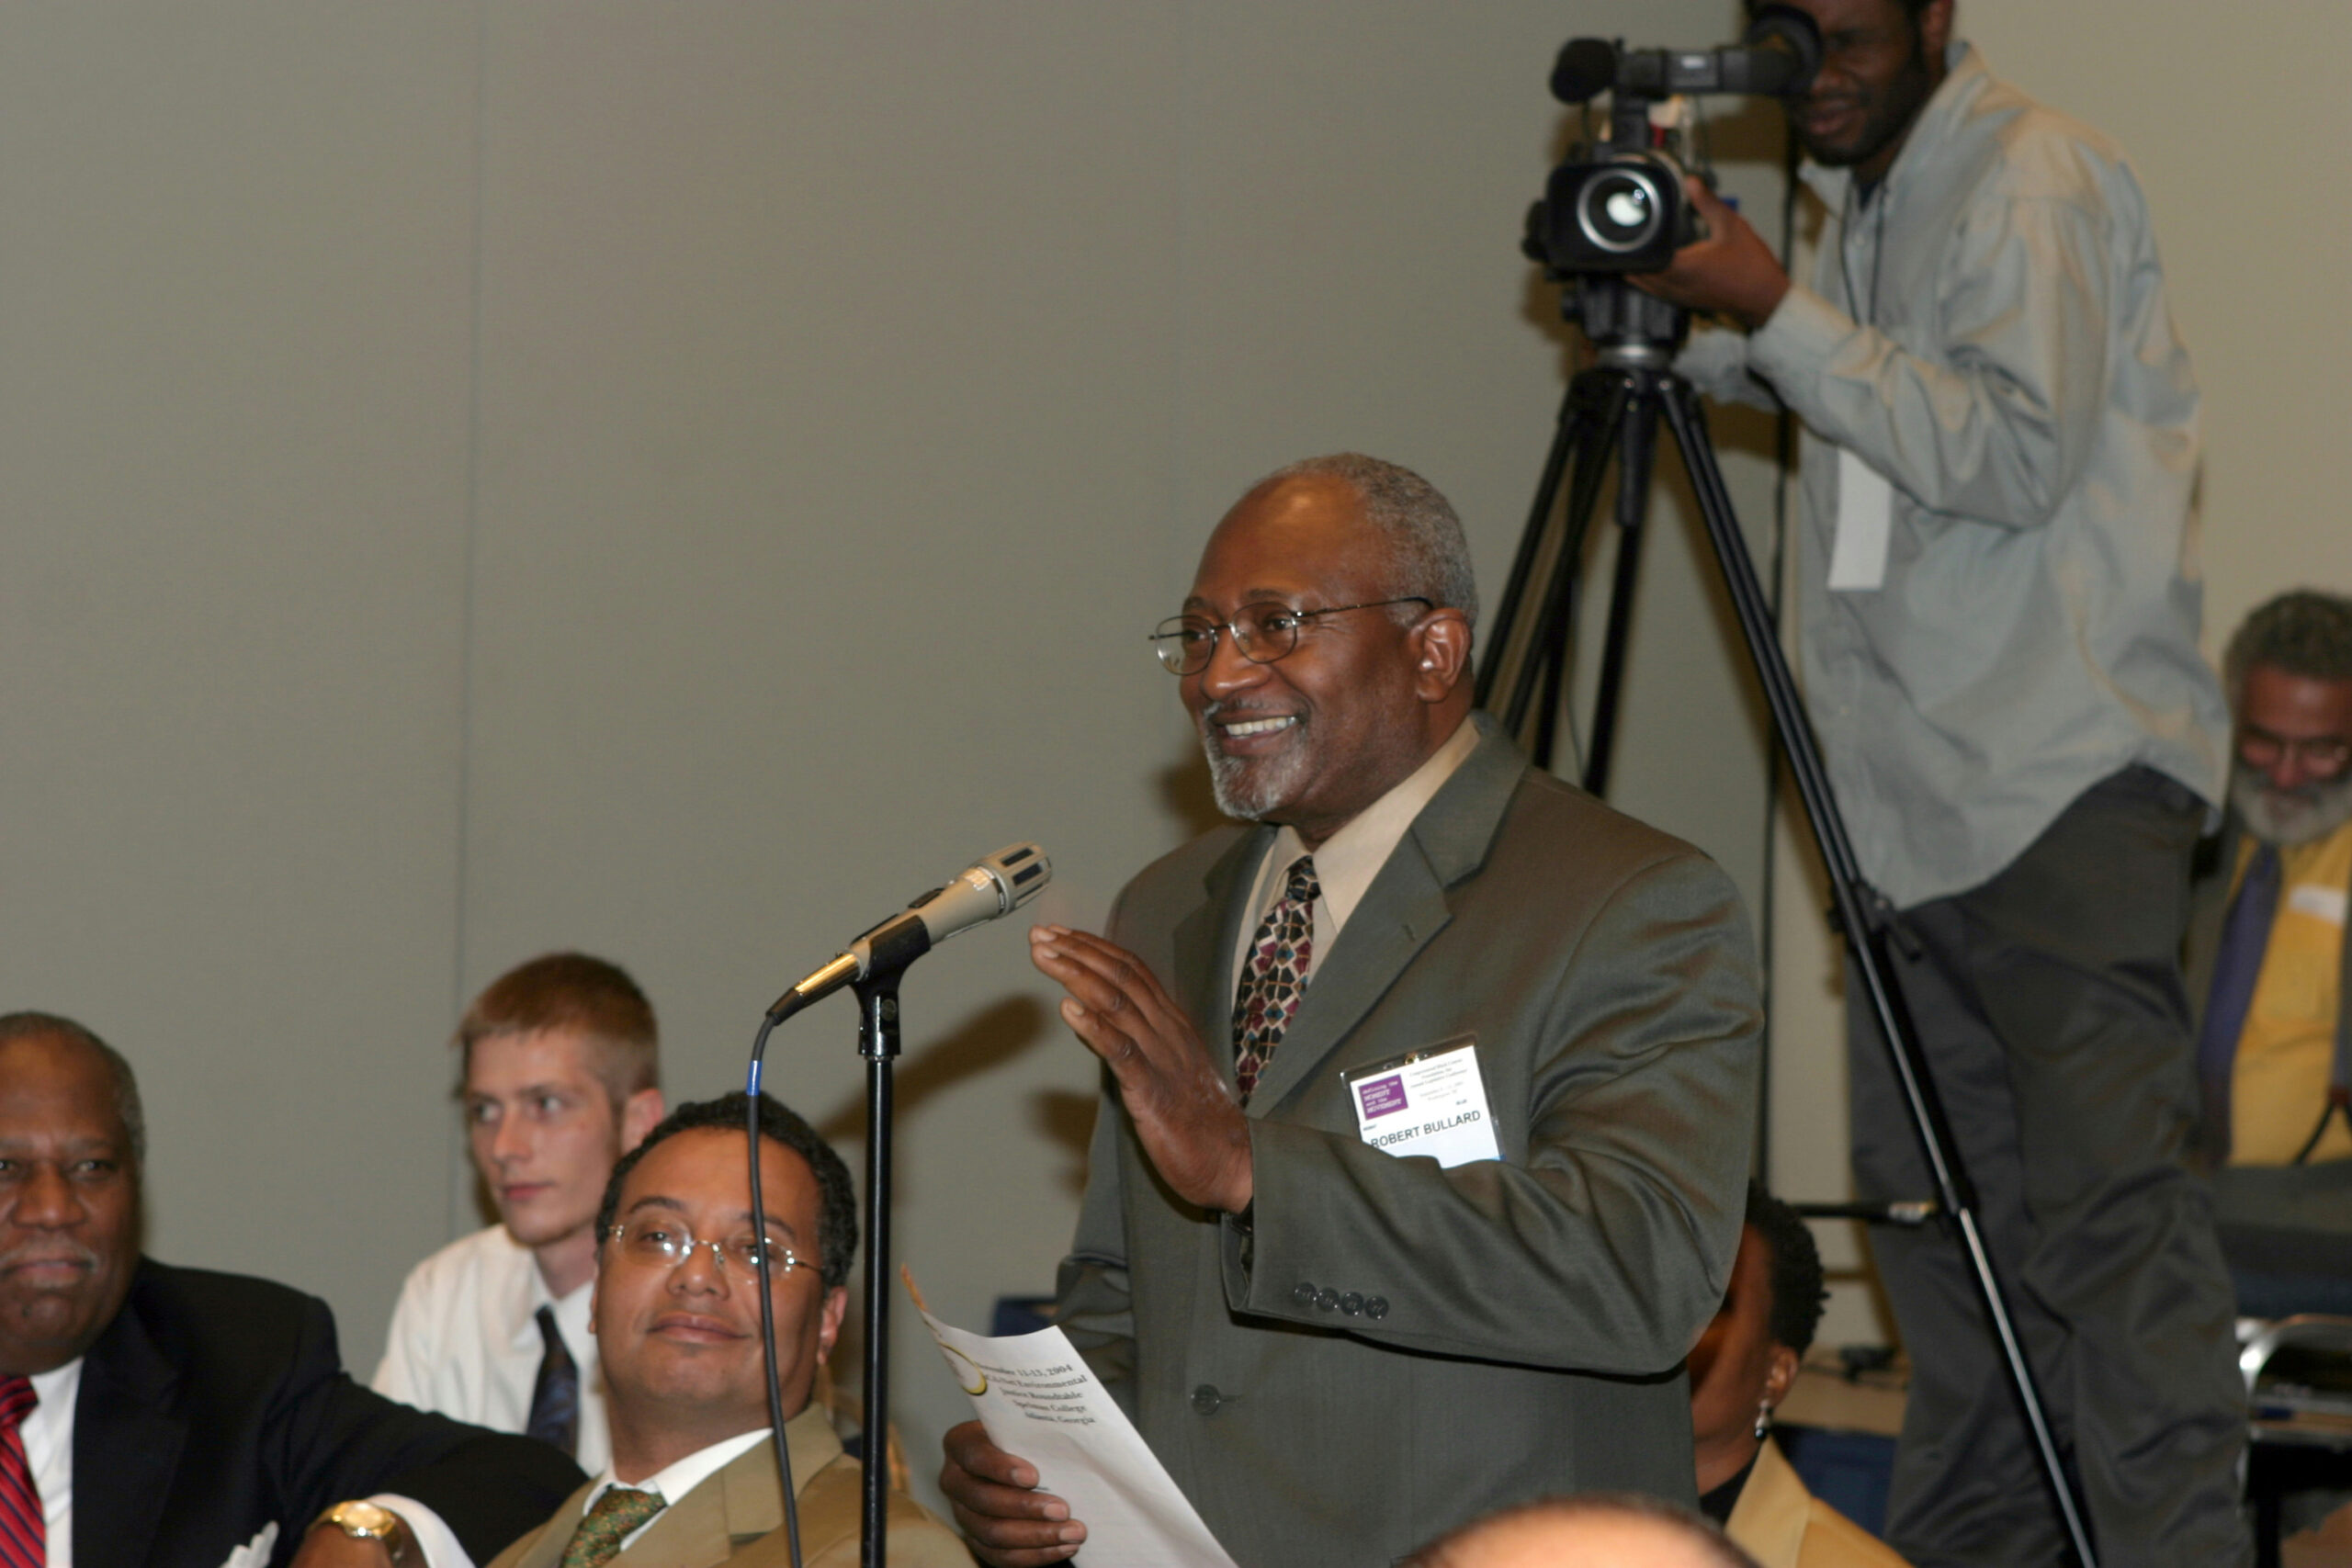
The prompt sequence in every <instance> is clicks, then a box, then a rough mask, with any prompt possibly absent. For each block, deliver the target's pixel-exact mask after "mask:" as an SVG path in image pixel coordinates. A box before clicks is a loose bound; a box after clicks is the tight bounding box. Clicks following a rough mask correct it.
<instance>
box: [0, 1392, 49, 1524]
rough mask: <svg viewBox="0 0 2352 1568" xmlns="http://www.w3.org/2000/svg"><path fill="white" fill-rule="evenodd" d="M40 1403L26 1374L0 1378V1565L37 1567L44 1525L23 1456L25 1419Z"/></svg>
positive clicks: (37, 1493)
mask: <svg viewBox="0 0 2352 1568" xmlns="http://www.w3.org/2000/svg"><path fill="white" fill-rule="evenodd" d="M36 1404H40V1395H39V1394H37V1393H34V1392H33V1381H32V1379H30V1378H23V1377H17V1376H14V1375H11V1376H6V1377H0V1568H41V1564H42V1563H43V1562H47V1561H48V1557H49V1548H48V1540H49V1526H48V1524H47V1522H46V1520H45V1519H44V1518H43V1517H42V1514H41V1511H40V1488H39V1487H37V1486H35V1485H34V1484H33V1467H32V1462H31V1461H29V1460H28V1459H27V1458H26V1457H25V1434H24V1425H25V1417H26V1416H29V1415H31V1414H32V1413H33V1406H34V1405H36Z"/></svg>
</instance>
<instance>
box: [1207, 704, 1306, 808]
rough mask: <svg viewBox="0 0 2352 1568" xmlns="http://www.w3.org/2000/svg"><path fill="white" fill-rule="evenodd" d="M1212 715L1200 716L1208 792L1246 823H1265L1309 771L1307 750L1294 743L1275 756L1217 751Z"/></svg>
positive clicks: (1219, 804) (1287, 799)
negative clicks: (1207, 772) (1303, 774)
mask: <svg viewBox="0 0 2352 1568" xmlns="http://www.w3.org/2000/svg"><path fill="white" fill-rule="evenodd" d="M1212 718H1213V715H1211V714H1205V713H1204V714H1203V715H1202V716H1201V719H1200V732H1201V751H1202V753H1203V754H1204V755H1205V756H1206V757H1207V758H1208V761H1209V792H1210V794H1212V795H1215V796H1216V808H1217V809H1218V810H1219V811H1222V812H1224V813H1225V814H1226V815H1227V817H1232V818H1238V819H1239V820H1241V821H1244V822H1262V821H1264V820H1265V819H1266V818H1267V815H1268V814H1269V813H1271V812H1274V811H1279V810H1281V809H1282V807H1283V805H1284V804H1285V803H1286V802H1288V801H1289V799H1290V798H1291V795H1292V794H1293V793H1294V791H1295V789H1296V787H1297V784H1298V778H1299V774H1300V773H1303V772H1305V771H1306V751H1305V750H1304V749H1303V748H1302V747H1300V746H1299V745H1297V744H1296V734H1295V732H1294V742H1293V744H1292V745H1290V746H1289V747H1287V748H1285V749H1284V750H1283V751H1282V752H1281V753H1280V754H1279V755H1276V756H1272V757H1228V756H1227V755H1226V754H1225V753H1224V752H1222V751H1220V750H1217V744H1216V727H1215V725H1214V724H1213V723H1212V722H1211V720H1212Z"/></svg>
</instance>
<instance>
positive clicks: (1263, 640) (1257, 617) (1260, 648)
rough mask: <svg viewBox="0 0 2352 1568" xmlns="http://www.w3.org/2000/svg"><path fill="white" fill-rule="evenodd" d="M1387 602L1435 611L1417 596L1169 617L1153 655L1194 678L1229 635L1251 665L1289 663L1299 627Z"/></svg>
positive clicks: (1156, 631) (1155, 637)
mask: <svg viewBox="0 0 2352 1568" xmlns="http://www.w3.org/2000/svg"><path fill="white" fill-rule="evenodd" d="M1390 604H1419V605H1422V606H1424V607H1426V608H1431V609H1434V608H1435V607H1436V606H1435V604H1434V602H1433V601H1431V600H1430V599H1428V598H1426V597H1425V596H1423V595H1421V594H1419V593H1406V594H1401V595H1399V596H1398V597H1397V598H1394V599H1369V600H1366V601H1365V602H1364V603H1363V604H1327V605H1325V606H1324V607H1323V608H1321V609H1319V610H1300V609H1294V608H1293V607H1292V606H1290V605H1288V604H1274V603H1266V604H1244V605H1242V606H1241V608H1239V609H1238V610H1236V611H1234V612H1233V618H1232V619H1231V620H1228V621H1219V620H1215V619H1212V618H1211V617H1209V616H1207V615H1170V616H1169V617H1168V618H1167V619H1166V620H1164V621H1162V622H1160V623H1159V626H1155V627H1153V628H1152V633H1151V637H1150V642H1151V650H1152V652H1154V653H1156V654H1158V655H1159V662H1160V663H1161V664H1163V665H1165V666H1166V667H1167V669H1168V672H1169V673H1170V674H1171V675H1196V674H1198V673H1199V672H1200V671H1204V670H1205V669H1207V668H1208V667H1209V660H1212V659H1214V658H1216V639H1217V638H1218V637H1220V636H1222V635H1223V634H1225V633H1227V632H1230V633H1232V634H1233V650H1234V651H1235V652H1236V653H1238V654H1239V655H1241V657H1242V658H1244V659H1246V660H1249V661H1250V663H1252V664H1272V663H1273V662H1274V661H1275V660H1279V659H1287V658H1289V657H1290V655H1291V654H1292V653H1293V652H1295V650H1296V649H1297V648H1298V629H1299V627H1301V626H1305V625H1306V623H1307V622H1309V621H1311V620H1314V619H1315V618H1316V617H1317V616H1318V615H1344V614H1345V613H1346V612H1348V611H1350V610H1379V609H1385V608H1386V607H1387V606H1388V605H1390Z"/></svg>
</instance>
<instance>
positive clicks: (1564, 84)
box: [1552, 38, 1617, 104]
mask: <svg viewBox="0 0 2352 1568" xmlns="http://www.w3.org/2000/svg"><path fill="white" fill-rule="evenodd" d="M1616 80H1617V51H1616V50H1615V49H1614V48H1612V47H1611V45H1610V44H1609V42H1608V41H1607V40H1606V39H1597V38H1572V39H1569V40H1568V41H1567V43H1566V45H1565V46H1564V47H1563V48H1562V49H1561V51H1560V59H1559V62H1558V63H1557V64H1555V65H1554V66H1553V67H1552V96H1554V97H1555V98H1557V99H1559V100H1560V101H1561V102H1562V103H1564V104H1581V103H1588V102H1589V101H1590V100H1592V99H1593V98H1596V97H1598V96H1600V95H1601V94H1603V93H1605V92H1607V91H1608V90H1609V89H1610V87H1611V85H1613V84H1614V83H1615V82H1616Z"/></svg>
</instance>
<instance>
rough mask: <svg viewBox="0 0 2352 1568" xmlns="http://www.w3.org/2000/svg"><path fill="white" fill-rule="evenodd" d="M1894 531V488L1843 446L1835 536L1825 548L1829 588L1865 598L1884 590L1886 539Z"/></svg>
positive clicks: (1840, 450)
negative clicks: (1827, 553)
mask: <svg viewBox="0 0 2352 1568" xmlns="http://www.w3.org/2000/svg"><path fill="white" fill-rule="evenodd" d="M1893 532H1894V486H1893V485H1891V484H1889V483H1887V482H1886V476H1885V475H1883V474H1882V473H1880V472H1879V471H1878V470H1877V469H1876V468H1871V466H1870V465H1869V464H1868V463H1865V462H1863V461H1862V460H1861V459H1860V457H1856V456H1854V454H1852V453H1851V452H1849V451H1847V450H1846V449H1845V448H1844V447H1843V446H1840V447H1839V448H1838V534H1837V537H1836V538H1835V539H1833V540H1832V541H1831V542H1830V547H1829V586H1830V589H1831V591H1832V592H1838V593H1868V592H1873V591H1875V590H1877V589H1879V588H1883V587H1884V586H1885V585H1886V544H1887V537H1888V536H1889V535H1890V534H1892V533H1893Z"/></svg>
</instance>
